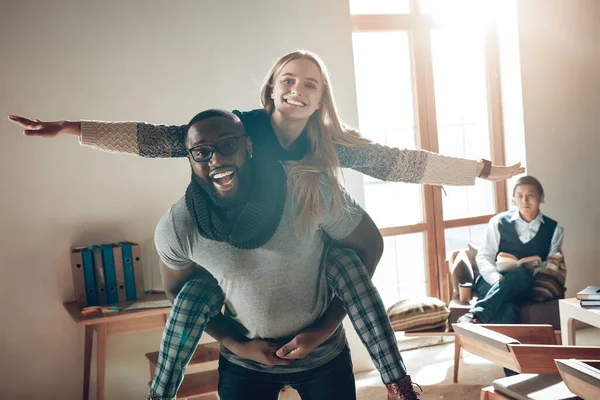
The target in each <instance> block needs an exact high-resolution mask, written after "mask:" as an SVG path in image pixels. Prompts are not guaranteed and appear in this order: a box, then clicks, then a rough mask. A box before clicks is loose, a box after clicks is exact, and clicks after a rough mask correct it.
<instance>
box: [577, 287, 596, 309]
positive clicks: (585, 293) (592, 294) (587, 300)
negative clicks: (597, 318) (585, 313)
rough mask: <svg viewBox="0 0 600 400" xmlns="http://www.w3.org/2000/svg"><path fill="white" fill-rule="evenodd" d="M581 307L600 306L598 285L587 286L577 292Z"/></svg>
mask: <svg viewBox="0 0 600 400" xmlns="http://www.w3.org/2000/svg"><path fill="white" fill-rule="evenodd" d="M577 299H578V300H579V302H580V304H581V307H585V308H595V307H598V308H600V286H588V287H586V288H585V289H583V290H582V291H581V292H579V293H577Z"/></svg>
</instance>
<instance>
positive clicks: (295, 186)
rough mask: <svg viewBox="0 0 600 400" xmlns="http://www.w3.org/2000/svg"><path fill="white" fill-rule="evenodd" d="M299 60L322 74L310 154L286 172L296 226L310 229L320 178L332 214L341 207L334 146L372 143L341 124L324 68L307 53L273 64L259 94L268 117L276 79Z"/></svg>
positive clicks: (308, 129) (316, 210) (320, 208)
mask: <svg viewBox="0 0 600 400" xmlns="http://www.w3.org/2000/svg"><path fill="white" fill-rule="evenodd" d="M298 59H305V60H310V61H312V62H313V63H315V65H317V67H319V70H320V71H321V78H322V82H323V93H322V99H321V106H320V107H319V109H318V110H317V111H315V112H314V113H313V114H312V115H311V116H310V118H309V119H308V122H307V124H306V132H307V138H308V143H309V150H308V152H307V154H306V155H305V156H304V157H303V158H302V159H301V160H299V161H293V162H289V163H288V168H287V172H288V182H289V190H290V193H291V195H292V196H293V198H294V199H296V201H297V203H298V205H299V207H300V210H299V213H298V223H299V226H300V227H302V228H304V229H310V228H312V227H313V226H314V225H315V222H316V220H317V218H318V216H319V215H320V214H321V213H322V212H323V205H322V204H321V198H320V196H319V185H320V180H321V176H323V178H324V182H322V183H324V184H326V185H328V186H329V187H331V195H332V200H333V206H334V211H335V212H339V211H340V210H341V207H342V203H341V196H340V186H339V181H338V178H337V171H338V168H339V166H340V162H339V160H338V157H337V153H336V149H335V145H336V144H340V145H343V146H361V145H365V144H368V143H371V142H370V140H368V139H365V138H363V137H361V136H360V134H359V133H358V132H356V131H355V130H353V129H351V128H350V127H348V126H346V125H345V124H344V123H343V122H342V121H341V120H340V117H339V114H338V111H337V107H336V105H335V100H334V99H333V92H332V89H331V81H330V79H329V73H328V72H327V67H326V66H325V63H324V62H323V60H322V59H321V58H320V57H319V56H317V55H316V54H314V53H312V52H310V51H307V50H297V51H293V52H291V53H288V54H286V55H284V56H282V57H281V58H279V60H277V62H275V64H274V65H273V67H272V68H271V70H270V71H269V73H268V74H267V76H266V78H265V81H264V84H263V87H262V90H261V102H262V105H263V107H264V108H265V111H266V112H267V113H268V114H269V115H271V114H272V113H273V112H274V111H275V103H274V100H273V99H272V98H271V94H272V91H273V85H274V83H275V78H276V77H277V76H278V75H279V73H280V72H281V70H282V69H283V67H284V66H285V65H286V64H287V63H289V62H290V61H293V60H298Z"/></svg>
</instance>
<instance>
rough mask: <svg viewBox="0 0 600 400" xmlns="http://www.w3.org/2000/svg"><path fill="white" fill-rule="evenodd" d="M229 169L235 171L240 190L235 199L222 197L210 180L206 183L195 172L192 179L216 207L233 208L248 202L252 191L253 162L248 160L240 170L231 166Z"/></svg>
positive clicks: (238, 189)
mask: <svg viewBox="0 0 600 400" xmlns="http://www.w3.org/2000/svg"><path fill="white" fill-rule="evenodd" d="M227 168H231V169H233V170H234V176H235V179H236V180H237V186H238V188H237V192H236V193H235V195H234V196H233V197H223V196H221V195H220V194H219V192H217V189H215V186H214V185H213V183H212V182H211V180H210V179H209V182H205V181H203V180H202V179H200V178H199V177H198V176H197V175H196V174H194V172H193V171H192V179H194V180H195V181H196V183H198V185H200V187H201V188H202V189H203V190H204V191H205V192H206V193H207V194H208V197H209V198H210V200H211V201H212V202H213V203H214V204H215V205H217V206H219V207H225V208H232V207H235V206H238V205H240V204H243V203H246V202H247V201H248V197H249V196H250V189H251V187H252V162H251V160H248V159H247V160H246V161H244V163H243V164H242V165H241V166H240V167H239V168H238V167H234V166H231V165H228V166H227Z"/></svg>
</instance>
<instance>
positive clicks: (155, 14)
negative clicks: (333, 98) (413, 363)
mask: <svg viewBox="0 0 600 400" xmlns="http://www.w3.org/2000/svg"><path fill="white" fill-rule="evenodd" d="M347 3H348V2H347V1H346V0H334V1H331V0H330V1H319V0H307V1H304V2H302V3H292V2H284V1H279V0H255V1H251V2H250V1H178V2H164V1H157V0H153V1H148V0H130V1H127V2H123V1H118V0H109V1H103V2H92V1H87V2H81V1H75V0H71V1H69V0H55V1H52V2H45V1H35V0H3V2H2V7H1V10H2V11H1V12H0V38H1V39H0V54H1V55H2V56H1V57H2V63H1V70H0V115H2V116H5V115H7V114H9V113H13V114H21V115H25V116H30V117H34V118H40V119H43V120H48V119H82V118H83V119H101V120H146V121H153V122H164V123H172V124H183V123H186V122H187V121H188V120H189V119H190V118H191V117H192V116H193V115H194V114H195V113H197V112H198V111H200V110H202V109H205V108H210V107H225V108H241V109H249V108H255V107H259V105H260V104H259V88H260V84H261V82H262V79H263V76H264V74H265V73H266V72H267V70H268V68H269V67H270V65H271V63H272V62H273V61H274V60H275V59H276V58H277V57H278V56H279V55H281V54H283V53H285V52H288V51H291V50H294V49H296V48H298V47H303V48H308V49H311V50H313V51H315V52H317V53H319V54H321V55H322V56H323V57H324V58H325V61H326V62H327V64H328V66H329V68H330V71H331V73H332V75H333V77H334V79H333V81H334V82H333V84H334V88H335V91H336V95H337V100H338V103H339V106H340V109H341V111H342V113H343V115H344V116H345V117H346V120H347V122H349V123H351V124H355V123H356V121H357V117H356V97H355V87H354V78H353V66H352V65H353V61H352V46H351V34H350V19H349V12H348V4H347ZM3 118H4V117H3ZM0 129H1V132H0V188H1V189H0V190H1V196H0V205H1V207H0V221H1V223H0V271H1V277H0V296H1V299H2V307H1V308H0V310H1V311H0V321H2V323H1V324H0V325H1V327H0V388H1V389H2V394H3V395H4V396H5V397H13V396H17V395H21V396H23V397H27V398H43V397H47V396H50V397H52V398H63V399H75V398H78V397H79V396H80V391H81V381H82V379H83V374H82V364H83V349H82V347H83V330H82V329H78V328H76V327H75V326H74V324H73V323H72V321H71V320H70V319H69V317H68V316H67V314H66V312H65V311H64V310H63V308H62V302H63V301H68V300H71V299H72V298H73V297H72V296H73V294H72V284H71V275H70V263H69V253H68V249H69V247H70V246H71V245H74V244H80V245H89V244H93V243H104V242H109V241H118V240H123V239H126V240H132V241H137V242H139V243H141V244H142V245H143V246H144V247H145V250H144V258H145V264H146V267H147V268H146V276H145V278H146V281H147V282H146V283H147V284H148V285H150V284H151V283H152V282H153V281H155V282H156V276H154V279H153V276H152V271H153V270H154V268H155V266H156V256H155V255H154V250H153V248H152V237H153V230H154V226H155V224H156V222H157V221H158V219H159V218H160V216H161V215H162V213H163V212H164V211H165V210H166V209H167V208H168V207H169V206H170V205H171V204H172V203H173V202H175V201H176V200H177V199H178V198H179V197H180V196H181V195H182V194H183V192H184V189H185V187H186V185H187V183H188V180H189V167H188V164H187V162H186V161H185V160H151V159H141V158H136V157H132V156H126V155H110V154H107V153H101V152H98V151H94V150H91V149H87V148H82V147H80V146H79V145H78V143H77V141H76V140H75V139H74V138H73V137H61V138H58V139H55V140H42V139H36V138H26V137H24V136H22V135H21V134H20V131H19V129H17V127H15V126H13V125H12V124H10V123H9V122H7V121H5V122H2V123H0ZM346 177H347V179H350V182H349V186H350V187H351V188H352V189H353V190H357V191H355V193H354V194H355V195H356V196H358V197H359V198H361V197H362V193H360V187H361V185H360V177H358V178H357V176H356V175H353V174H351V175H350V177H349V175H348V174H347V175H346ZM357 179H358V180H357ZM348 330H349V331H351V329H348ZM159 338H160V332H153V333H148V334H137V335H131V336H124V337H119V336H117V337H114V338H111V339H109V343H108V345H109V353H108V360H109V361H108V381H107V396H108V398H109V399H128V398H131V399H136V398H140V396H142V395H143V394H144V393H145V391H146V390H147V386H146V384H147V381H148V379H149V377H148V372H147V371H148V367H147V364H146V362H145V358H144V357H143V354H144V353H145V352H148V351H153V350H156V349H158V343H159ZM352 340H353V351H354V354H355V355H356V358H355V366H356V367H357V369H364V368H366V367H369V366H371V364H370V362H369V361H368V357H366V352H365V351H364V350H363V349H362V346H360V344H357V343H358V341H357V340H356V338H354V339H352Z"/></svg>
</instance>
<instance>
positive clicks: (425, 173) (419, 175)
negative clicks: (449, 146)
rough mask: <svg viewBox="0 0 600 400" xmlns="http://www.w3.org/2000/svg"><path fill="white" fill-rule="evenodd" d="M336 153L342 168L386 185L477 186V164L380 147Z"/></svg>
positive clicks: (346, 148)
mask: <svg viewBox="0 0 600 400" xmlns="http://www.w3.org/2000/svg"><path fill="white" fill-rule="evenodd" d="M336 149H337V154H338V157H339V160H340V164H341V166H342V167H344V168H351V169H354V170H356V171H359V172H362V173H363V174H366V175H369V176H372V177H373V178H377V179H381V180H384V181H389V182H406V183H426V184H429V185H457V186H467V185H474V184H475V177H476V174H477V161H473V160H467V159H464V158H454V157H446V156H442V155H440V154H437V153H432V152H429V151H425V150H408V149H398V148H394V147H388V146H382V145H380V144H377V143H372V144H368V145H365V146H355V147H351V146H342V145H339V144H338V145H336Z"/></svg>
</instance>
